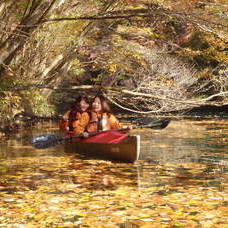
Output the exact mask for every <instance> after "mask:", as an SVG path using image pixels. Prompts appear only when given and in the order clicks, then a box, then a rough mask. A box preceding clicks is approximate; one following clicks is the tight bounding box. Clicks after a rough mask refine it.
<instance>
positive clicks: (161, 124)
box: [140, 119, 171, 130]
mask: <svg viewBox="0 0 228 228" xmlns="http://www.w3.org/2000/svg"><path fill="white" fill-rule="evenodd" d="M170 121H171V119H163V120H153V121H152V122H150V123H149V124H147V125H142V126H140V128H151V129H155V130H161V129H164V128H166V127H167V126H168V124H169V123H170Z"/></svg>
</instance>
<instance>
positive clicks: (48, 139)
mask: <svg viewBox="0 0 228 228" xmlns="http://www.w3.org/2000/svg"><path fill="white" fill-rule="evenodd" d="M63 140H64V138H63V137H60V136H58V135H40V136H35V137H33V138H32V141H31V143H32V145H33V147H35V148H37V149H45V148H49V147H52V146H55V145H57V144H59V143H61V142H62V141H63Z"/></svg>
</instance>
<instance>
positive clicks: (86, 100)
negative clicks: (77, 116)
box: [71, 95, 89, 112]
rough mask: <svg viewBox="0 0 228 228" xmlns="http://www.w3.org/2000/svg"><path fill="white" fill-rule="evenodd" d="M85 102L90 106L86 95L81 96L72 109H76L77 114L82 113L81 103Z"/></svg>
mask: <svg viewBox="0 0 228 228" xmlns="http://www.w3.org/2000/svg"><path fill="white" fill-rule="evenodd" d="M82 100H84V101H85V102H86V103H88V104H89V98H88V97H87V96H85V95H80V96H78V97H77V98H76V100H75V101H74V104H73V105H72V107H71V108H72V109H74V110H75V111H77V112H80V111H81V110H80V108H79V103H80V102H81V101H82Z"/></svg>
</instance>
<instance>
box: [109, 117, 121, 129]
mask: <svg viewBox="0 0 228 228" xmlns="http://www.w3.org/2000/svg"><path fill="white" fill-rule="evenodd" d="M109 124H110V127H111V129H120V128H122V124H121V123H120V122H119V120H118V119H117V118H116V117H115V116H114V115H112V114H111V115H110V117H109Z"/></svg>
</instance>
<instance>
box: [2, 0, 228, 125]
mask: <svg viewBox="0 0 228 228" xmlns="http://www.w3.org/2000/svg"><path fill="white" fill-rule="evenodd" d="M0 19H1V22H0V80H1V82H0V98H1V99H0V116H1V122H3V121H9V120H11V119H12V117H13V116H14V115H15V114H17V113H19V112H26V113H29V114H34V115H40V116H47V115H48V116H50V115H56V114H58V112H59V110H58V107H59V105H61V103H64V102H71V101H72V99H73V98H74V95H76V94H78V93H81V92H82V91H84V92H86V93H87V94H94V93H95V92H96V91H98V90H99V91H101V92H102V93H103V94H104V95H105V96H106V97H107V98H108V99H109V101H110V102H111V103H112V104H113V105H115V106H117V107H118V108H120V110H123V111H131V112H135V113H164V112H165V113H167V112H172V111H177V112H178V111H180V110H183V109H185V110H186V109H189V110H191V109H192V108H193V107H198V106H202V105H212V106H213V105H214V106H220V105H227V104H228V91H227V88H228V49H227V46H228V29H227V28H228V4H227V2H226V1H224V0H213V1H204V0H202V1H195V0H189V1H184V0H177V1H170V0H169V1H168V0H154V1H152V0H139V1H138V0H93V1H92V0H88V1H84V0H51V1H50V0H21V1H14V0H2V1H1V2H0Z"/></svg>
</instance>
